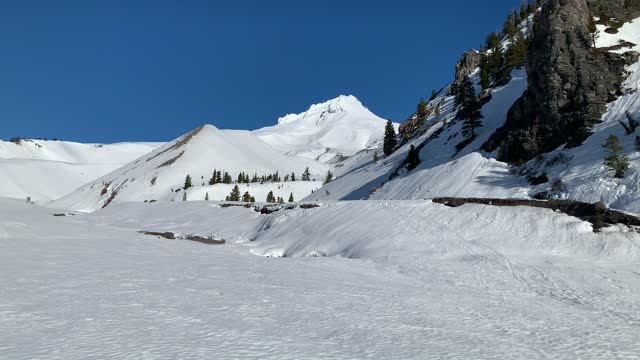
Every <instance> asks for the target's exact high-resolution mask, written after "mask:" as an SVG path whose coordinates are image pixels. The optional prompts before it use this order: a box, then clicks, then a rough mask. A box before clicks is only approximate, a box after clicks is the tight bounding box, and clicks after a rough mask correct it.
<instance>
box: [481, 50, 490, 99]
mask: <svg viewBox="0 0 640 360" xmlns="http://www.w3.org/2000/svg"><path fill="white" fill-rule="evenodd" d="M486 58H487V57H486V56H485V55H482V60H481V61H480V86H482V90H486V89H488V88H489V87H490V86H491V75H490V74H489V67H488V66H487V65H486V64H485V63H486V61H487V60H486Z"/></svg>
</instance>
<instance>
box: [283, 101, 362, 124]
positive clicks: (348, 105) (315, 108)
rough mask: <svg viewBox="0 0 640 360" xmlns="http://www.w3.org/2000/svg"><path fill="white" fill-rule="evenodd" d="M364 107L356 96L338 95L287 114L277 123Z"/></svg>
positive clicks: (359, 109) (357, 109)
mask: <svg viewBox="0 0 640 360" xmlns="http://www.w3.org/2000/svg"><path fill="white" fill-rule="evenodd" d="M362 109H365V110H366V108H365V107H364V105H362V103H361V102H360V100H358V98H356V97H355V96H353V95H339V96H338V97H336V98H334V99H331V100H328V101H325V102H323V103H319V104H314V105H311V106H310V107H309V109H307V111H305V112H302V113H300V114H287V115H285V116H283V117H281V118H279V119H278V124H288V123H291V122H294V121H296V120H300V119H304V118H308V117H311V116H313V115H316V114H321V116H322V114H325V113H328V114H333V113H337V112H348V111H361V110H362Z"/></svg>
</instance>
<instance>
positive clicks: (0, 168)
mask: <svg viewBox="0 0 640 360" xmlns="http://www.w3.org/2000/svg"><path fill="white" fill-rule="evenodd" d="M161 145H162V143H120V144H80V143H74V142H67V141H47V140H29V139H25V140H21V141H20V142H19V143H12V142H4V141H0V184H2V186H0V196H4V197H12V198H20V199H25V198H26V197H30V198H31V199H32V200H33V201H50V200H54V199H57V198H59V197H61V196H63V195H66V194H68V193H70V192H71V191H73V190H75V189H77V188H78V187H80V186H82V185H84V184H86V183H88V182H90V181H93V180H95V179H97V178H99V177H101V176H103V175H105V174H107V173H109V172H111V171H113V170H115V169H117V168H119V167H121V166H123V165H125V164H127V163H128V162H130V161H132V160H135V159H136V158H138V157H140V156H142V155H144V154H147V153H149V152H151V151H152V150H154V149H156V148H157V147H159V146H161Z"/></svg>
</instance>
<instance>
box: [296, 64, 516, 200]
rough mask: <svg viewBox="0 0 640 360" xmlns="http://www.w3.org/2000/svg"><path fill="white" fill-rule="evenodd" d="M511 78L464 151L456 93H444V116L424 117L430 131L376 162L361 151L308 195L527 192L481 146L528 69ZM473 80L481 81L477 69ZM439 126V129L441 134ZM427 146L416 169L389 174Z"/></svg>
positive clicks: (372, 196)
mask: <svg viewBox="0 0 640 360" xmlns="http://www.w3.org/2000/svg"><path fill="white" fill-rule="evenodd" d="M511 76H512V80H511V81H510V82H509V83H508V84H507V85H504V86H501V87H498V88H496V89H493V90H492V98H491V101H489V102H488V103H487V104H485V105H484V106H483V108H482V115H483V116H484V119H482V121H483V127H482V128H480V129H478V136H477V138H476V139H475V140H474V141H473V142H472V143H471V144H469V145H467V147H465V148H464V149H463V150H462V151H460V152H458V150H457V149H456V145H457V144H458V143H459V142H461V141H462V140H464V139H463V137H462V134H461V127H462V122H461V121H454V120H453V119H454V117H455V112H456V107H455V105H454V97H453V96H451V95H450V94H446V93H443V94H441V95H440V96H438V97H436V98H435V99H434V100H433V101H431V102H430V104H429V106H435V104H438V103H440V102H442V104H443V105H442V106H441V110H440V117H439V118H436V117H435V115H434V114H431V115H430V116H429V117H428V118H427V119H426V124H427V125H426V126H427V127H428V130H427V131H426V132H425V133H424V134H423V135H422V136H419V137H417V138H415V139H413V140H411V141H409V142H407V143H406V144H404V145H403V146H402V147H401V148H399V149H398V150H396V151H395V152H394V153H393V154H391V156H389V157H387V158H382V149H379V150H378V154H379V155H380V156H381V158H382V159H381V160H379V161H378V162H377V163H374V162H373V155H372V153H367V154H366V155H365V154H361V155H360V156H357V158H356V159H353V160H351V161H349V162H348V163H346V164H345V165H346V166H345V168H343V169H341V170H340V171H341V173H340V175H341V177H339V178H338V179H336V180H335V181H334V182H332V183H330V184H328V185H326V186H325V187H323V188H322V189H320V190H319V191H317V192H315V193H313V194H312V195H311V196H309V197H307V199H309V200H359V199H396V200H397V199H427V198H432V197H436V196H473V197H505V198H511V197H528V190H529V188H528V184H527V183H526V181H524V179H523V178H522V177H519V176H514V175H512V174H511V172H510V171H509V166H508V165H507V164H505V163H501V162H499V161H496V160H495V159H493V158H492V157H493V156H494V155H492V154H485V153H483V152H480V151H479V150H478V148H479V147H480V146H481V145H482V144H483V143H484V142H485V141H486V140H487V139H488V138H489V136H491V134H492V133H494V132H495V131H496V129H498V128H499V127H500V126H502V125H503V124H504V122H505V120H506V116H507V111H508V110H509V107H510V106H511V104H513V103H514V102H515V101H516V100H517V99H518V98H519V97H520V96H521V95H522V93H523V92H524V90H525V89H526V87H527V76H526V71H525V70H524V69H516V70H514V71H513V72H512V74H511ZM472 80H473V81H474V82H475V83H476V84H477V82H478V74H477V73H476V74H474V76H473V78H472ZM439 131H441V133H440V134H437V133H438V132H439ZM423 142H426V145H425V146H424V147H423V148H422V150H421V151H420V159H421V160H422V163H421V164H420V165H419V166H418V167H417V168H416V169H414V170H413V171H412V172H407V171H406V170H404V169H400V172H399V175H398V176H397V177H394V178H393V179H391V180H390V179H389V178H390V177H391V174H392V173H393V172H395V171H396V169H398V168H399V167H400V165H401V163H402V161H403V160H404V159H405V158H406V157H407V153H408V151H409V147H410V146H411V145H414V146H416V147H418V145H420V144H421V143H423Z"/></svg>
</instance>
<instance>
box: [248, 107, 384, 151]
mask: <svg viewBox="0 0 640 360" xmlns="http://www.w3.org/2000/svg"><path fill="white" fill-rule="evenodd" d="M385 124H386V120H384V119H382V118H380V117H378V116H377V115H375V114H374V113H372V112H371V111H369V109H367V108H366V107H364V106H363V105H362V103H361V102H360V101H359V100H358V99H357V98H356V97H354V96H344V95H341V96H339V97H337V98H335V99H333V100H329V101H327V102H324V103H321V104H316V105H312V106H311V107H310V108H309V110H307V111H305V112H303V113H301V114H289V115H286V116H284V117H281V118H280V119H278V125H275V126H271V127H266V128H263V129H259V130H255V131H254V134H256V135H257V136H258V137H260V138H261V139H262V140H263V141H265V142H266V143H268V144H270V145H271V146H273V147H274V148H275V149H277V150H279V151H281V152H283V153H286V154H290V155H297V156H301V157H305V158H309V159H315V160H319V161H322V162H330V161H332V160H333V161H337V160H340V159H343V158H344V157H348V156H351V155H354V154H355V153H357V152H358V151H361V150H363V149H367V148H372V147H375V146H376V145H377V144H379V143H380V141H381V140H382V138H383V136H384V126H385Z"/></svg>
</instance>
